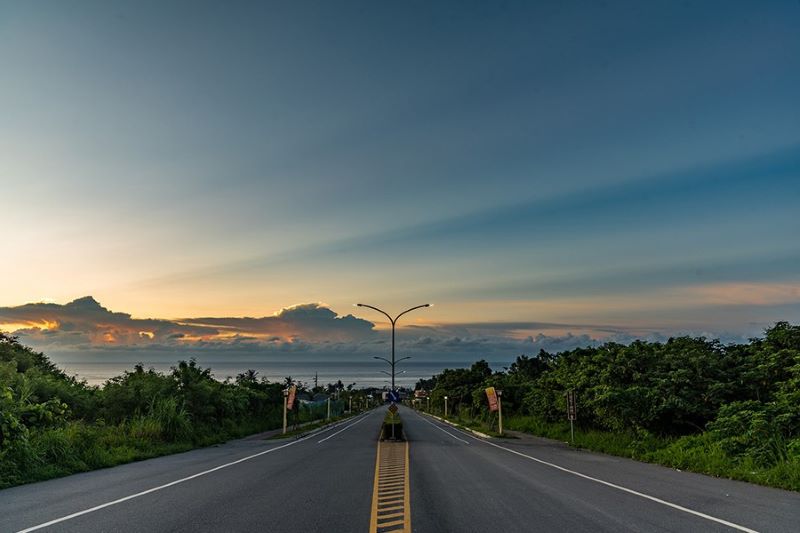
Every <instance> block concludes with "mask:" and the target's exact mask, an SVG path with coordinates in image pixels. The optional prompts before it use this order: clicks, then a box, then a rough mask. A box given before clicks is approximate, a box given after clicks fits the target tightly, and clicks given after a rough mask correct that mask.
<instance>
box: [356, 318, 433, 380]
mask: <svg viewBox="0 0 800 533" xmlns="http://www.w3.org/2000/svg"><path fill="white" fill-rule="evenodd" d="M356 306H357V307H369V308H370V309H373V310H375V311H377V312H379V313H381V314H383V315H384V316H385V317H386V318H388V319H389V322H391V323H392V360H391V361H389V360H388V359H385V358H383V357H377V356H374V358H375V359H381V360H382V361H386V362H387V363H389V365H390V366H391V367H392V391H394V390H395V389H394V365H395V364H397V363H399V362H400V361H402V360H404V359H411V358H410V357H403V358H401V359H399V360H397V361H395V360H394V331H395V325H396V324H397V321H398V320H399V319H400V317H401V316H403V315H404V314H406V313H410V312H411V311H413V310H415V309H421V308H423V307H430V306H431V304H422V305H417V306H414V307H411V308H409V309H406V310H405V311H403V312H402V313H400V314H399V315H397V316H396V317H394V318H392V317H391V316H390V315H389V313H387V312H386V311H384V310H383V309H378V308H377V307H374V306H372V305H367V304H356Z"/></svg>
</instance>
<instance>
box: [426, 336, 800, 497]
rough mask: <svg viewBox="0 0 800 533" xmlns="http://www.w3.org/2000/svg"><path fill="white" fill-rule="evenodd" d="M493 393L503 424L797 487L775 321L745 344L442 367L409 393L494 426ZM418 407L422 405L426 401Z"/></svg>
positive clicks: (796, 443) (592, 351)
mask: <svg viewBox="0 0 800 533" xmlns="http://www.w3.org/2000/svg"><path fill="white" fill-rule="evenodd" d="M488 386H494V387H497V388H498V389H502V391H503V396H502V401H503V413H504V419H505V422H506V423H505V424H504V426H505V428H507V429H519V430H523V431H527V432H531V433H535V434H538V435H541V436H546V437H552V438H559V439H562V440H568V438H569V429H568V428H569V426H568V423H567V422H566V398H565V393H566V391H567V390H570V389H572V390H574V391H575V392H576V394H577V404H578V421H577V422H576V424H577V425H576V430H577V431H576V444H577V445H579V446H584V447H588V448H592V449H596V450H599V451H605V452H609V453H615V454H620V455H626V456H629V457H634V458H637V459H643V460H648V461H654V462H659V463H662V464H666V465H668V466H672V467H675V468H681V469H688V470H694V471H699V472H704V473H709V474H714V475H720V476H727V477H734V478H738V479H745V480H749V481H754V482H759V483H764V484H769V485H773V486H778V487H784V488H790V489H794V490H800V326H793V325H790V324H789V323H786V322H779V323H777V324H776V325H775V326H774V327H772V328H769V329H768V330H766V331H765V335H764V337H763V338H760V339H752V340H751V341H750V342H749V343H748V344H731V345H723V344H721V343H720V342H719V341H711V340H707V339H705V338H689V337H680V338H672V339H669V340H668V341H667V342H664V343H658V342H644V341H636V342H633V343H631V344H629V345H622V344H617V343H607V344H604V345H602V346H598V347H593V348H592V347H590V348H579V349H575V350H572V351H567V352H562V353H557V354H552V353H548V352H546V351H540V352H539V354H538V355H536V356H533V357H528V356H525V355H522V356H520V357H518V358H517V360H516V361H515V362H514V363H513V364H512V365H511V367H510V368H507V369H506V370H505V371H503V372H492V370H491V369H490V368H489V365H488V364H487V363H486V362H485V361H479V362H477V363H475V364H473V365H472V368H469V369H456V370H445V371H444V372H442V373H441V374H439V375H437V376H435V377H434V378H432V379H431V380H422V381H420V382H419V383H418V384H417V388H418V389H426V390H430V391H431V401H432V406H433V409H434V410H436V411H438V412H439V413H441V412H442V410H443V403H444V402H443V398H444V396H445V395H446V396H448V402H449V405H450V409H449V411H450V413H451V414H452V415H453V418H457V419H461V420H462V422H464V423H466V424H478V425H484V426H491V425H493V424H495V422H496V421H495V418H494V416H493V414H492V413H490V412H489V411H488V404H487V400H486V396H485V394H484V389H485V387H488ZM425 406H426V404H422V407H425Z"/></svg>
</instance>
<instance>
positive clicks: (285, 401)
mask: <svg viewBox="0 0 800 533" xmlns="http://www.w3.org/2000/svg"><path fill="white" fill-rule="evenodd" d="M288 400H289V391H288V390H284V391H283V434H284V435H286V411H287V410H288V409H287V408H286V404H287V402H288Z"/></svg>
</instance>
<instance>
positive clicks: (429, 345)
mask: <svg viewBox="0 0 800 533" xmlns="http://www.w3.org/2000/svg"><path fill="white" fill-rule="evenodd" d="M0 330H5V331H13V332H14V334H15V335H18V336H20V338H21V339H22V340H23V341H24V342H26V343H27V344H30V345H32V346H34V347H35V348H37V349H40V350H44V351H46V352H68V351H87V352H93V353H96V354H98V356H102V355H103V354H108V353H116V354H119V355H120V356H123V355H124V354H126V353H130V355H131V356H133V357H135V356H134V355H133V354H134V353H136V352H141V351H149V353H156V352H163V353H172V354H175V353H179V354H181V355H179V356H181V357H188V356H190V355H194V354H196V353H203V352H216V353H222V352H231V353H239V354H250V355H253V356H257V355H261V354H264V355H268V354H286V355H293V356H299V355H302V354H307V355H310V356H312V355H313V356H328V355H329V356H333V357H337V356H339V357H347V356H356V357H366V356H370V355H382V356H383V355H385V354H386V352H387V350H388V343H389V335H388V334H387V333H386V332H380V331H376V330H375V328H374V324H373V323H372V322H370V321H368V320H364V319H361V318H357V317H354V316H353V315H349V314H348V315H344V316H340V315H339V314H338V313H336V312H335V311H334V310H332V309H330V308H329V307H327V306H325V305H322V304H318V303H309V304H302V305H296V306H292V307H287V308H284V309H281V310H280V311H279V312H277V313H275V314H273V315H271V316H265V317H260V318H253V317H197V318H183V319H178V320H163V319H151V318H147V319H139V318H133V317H132V316H131V315H130V314H128V313H120V312H114V311H110V310H108V309H106V308H105V307H103V306H102V305H100V303H98V302H97V301H96V300H95V299H94V298H92V297H90V296H87V297H84V298H80V299H77V300H75V301H72V302H69V303H67V304H64V305H59V304H54V303H34V304H26V305H21V306H17V307H0ZM707 336H712V335H707ZM638 338H643V339H647V340H654V341H659V340H665V339H666V336H665V335H662V334H661V333H659V332H642V331H635V330H626V329H625V328H619V327H610V326H604V325H597V324H592V325H586V324H583V325H582V324H554V323H544V322H488V323H462V324H444V325H426V326H419V325H409V326H407V327H405V328H403V330H402V331H401V332H400V334H399V335H398V339H397V349H398V354H399V356H407V355H413V356H414V358H415V359H422V360H424V359H426V358H429V359H435V358H437V357H440V356H450V357H462V358H464V359H465V360H466V359H469V360H474V359H476V358H485V359H488V360H492V361H511V360H513V358H514V357H516V356H517V355H520V354H534V353H537V352H538V351H539V350H541V349H544V350H547V351H549V352H559V351H564V350H571V349H574V348H577V347H583V346H595V345H598V344H601V343H603V342H607V341H615V342H622V343H628V342H631V341H633V340H635V339H638ZM184 352H185V353H184Z"/></svg>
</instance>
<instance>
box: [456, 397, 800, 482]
mask: <svg viewBox="0 0 800 533" xmlns="http://www.w3.org/2000/svg"><path fill="white" fill-rule="evenodd" d="M460 414H461V416H460V417H459V419H460V422H462V423H465V425H467V426H470V427H474V428H478V427H481V426H482V427H483V428H484V429H486V428H488V429H490V430H491V429H492V427H491V425H490V424H487V423H486V422H482V421H480V420H477V419H470V420H467V419H466V418H464V416H463V413H460ZM503 426H504V428H505V429H509V430H515V431H521V432H523V433H529V434H531V435H537V436H539V437H545V438H549V439H554V440H559V441H562V442H570V429H569V423H568V422H563V423H552V422H546V421H543V420H541V419H538V418H536V417H532V416H511V417H508V418H507V419H505V420H504V424H503ZM573 445H574V446H575V447H577V448H583V449H587V450H592V451H596V452H602V453H607V454H610V455H617V456H621V457H628V458H631V459H636V460H639V461H647V462H651V463H656V464H660V465H663V466H668V467H671V468H676V469H680V470H686V471H691V472H697V473H701V474H707V475H712V476H716V477H725V478H730V479H738V480H741V481H748V482H751V483H758V484H760V485H767V486H770V487H777V488H782V489H788V490H796V491H800V442H798V443H797V444H795V441H791V443H789V444H787V443H786V442H784V441H783V438H782V437H781V438H778V437H777V436H776V440H775V442H766V441H765V442H764V447H765V449H768V450H771V452H772V453H771V454H770V456H769V461H757V460H756V459H755V458H753V457H750V456H744V455H743V456H732V455H730V454H728V453H727V452H726V451H725V449H724V448H723V446H722V445H721V444H720V442H719V441H716V440H714V438H713V436H712V435H711V434H710V433H708V432H705V433H701V434H699V435H689V436H685V437H680V438H677V437H673V438H664V437H659V436H657V435H653V434H651V433H649V432H646V431H639V432H629V433H626V432H612V431H600V430H595V429H585V428H581V427H580V426H576V428H575V440H574V443H573Z"/></svg>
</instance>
